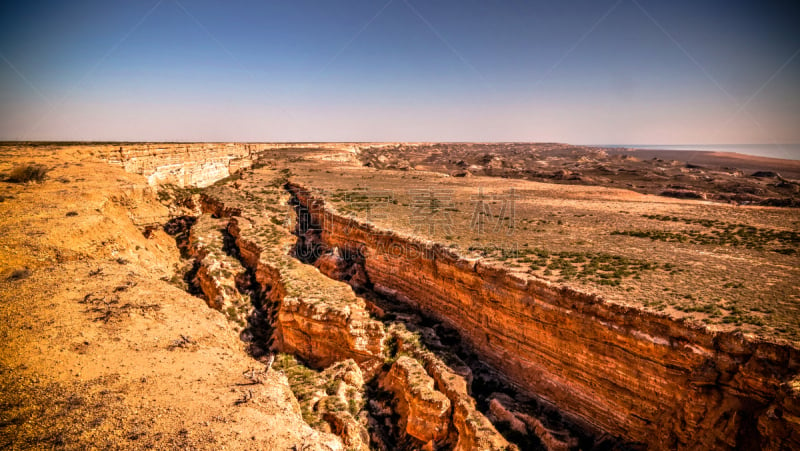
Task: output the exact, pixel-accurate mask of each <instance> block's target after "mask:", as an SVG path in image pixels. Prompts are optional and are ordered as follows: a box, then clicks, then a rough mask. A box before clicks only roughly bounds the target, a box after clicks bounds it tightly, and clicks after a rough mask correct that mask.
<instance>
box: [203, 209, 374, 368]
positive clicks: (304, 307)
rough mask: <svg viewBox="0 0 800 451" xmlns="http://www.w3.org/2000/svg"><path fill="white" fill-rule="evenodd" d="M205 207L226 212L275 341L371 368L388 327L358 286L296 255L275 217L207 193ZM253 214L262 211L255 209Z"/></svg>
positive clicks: (318, 361)
mask: <svg viewBox="0 0 800 451" xmlns="http://www.w3.org/2000/svg"><path fill="white" fill-rule="evenodd" d="M202 203H203V210H204V211H205V212H207V213H209V214H211V215H214V216H225V215H226V214H227V215H228V216H227V217H226V221H227V225H226V231H227V233H228V234H229V235H230V237H231V239H232V240H233V242H234V245H235V247H236V252H237V254H238V256H239V258H240V259H241V262H242V264H243V265H244V266H245V267H246V268H248V269H249V270H250V271H251V272H252V274H253V278H254V280H255V282H256V283H257V285H258V286H257V289H258V291H259V292H260V296H259V298H260V300H259V301H257V302H258V304H259V305H256V306H255V307H256V308H257V309H258V310H261V311H263V314H264V315H266V316H267V323H266V324H268V325H269V327H271V328H272V337H271V343H270V344H271V345H272V346H273V347H274V348H275V349H276V350H278V351H280V352H286V353H289V354H293V355H297V356H298V357H300V358H301V359H303V360H304V361H306V362H309V363H310V364H311V365H312V366H314V367H317V368H324V367H326V366H329V365H331V364H332V363H335V362H337V361H340V360H345V359H353V360H355V361H356V362H358V363H359V364H360V365H362V367H363V368H365V369H368V368H372V367H374V366H375V365H376V364H377V363H378V362H379V361H380V357H381V353H382V351H383V340H384V331H383V326H382V325H381V324H380V323H379V322H377V321H374V320H372V319H370V317H369V314H368V313H367V311H366V308H365V305H364V302H363V300H360V299H359V298H357V297H356V296H355V294H354V293H353V291H352V289H351V288H350V287H349V286H348V285H346V284H344V283H340V282H335V281H332V280H330V279H328V278H326V277H324V276H323V275H322V274H320V273H319V272H318V271H317V270H316V269H314V268H311V267H309V266H307V265H303V264H302V263H300V262H298V261H297V260H295V259H294V258H292V257H290V256H289V255H288V254H289V250H290V248H291V244H290V243H291V241H292V236H291V234H289V233H288V231H287V230H286V229H285V228H283V227H281V226H279V225H276V224H275V223H274V222H272V221H269V220H267V221H252V220H250V219H248V216H247V210H245V209H240V208H233V209H232V208H229V207H227V206H226V205H225V204H224V203H223V202H222V201H220V200H219V199H216V198H213V197H210V196H204V197H203V202H202ZM253 213H254V214H253V216H250V217H257V216H262V217H263V214H264V213H263V212H262V213H256V212H253Z"/></svg>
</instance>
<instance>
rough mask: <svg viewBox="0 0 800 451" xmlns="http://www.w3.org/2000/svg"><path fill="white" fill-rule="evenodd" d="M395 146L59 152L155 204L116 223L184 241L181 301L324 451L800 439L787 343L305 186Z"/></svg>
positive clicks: (716, 445)
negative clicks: (576, 278) (246, 363)
mask: <svg viewBox="0 0 800 451" xmlns="http://www.w3.org/2000/svg"><path fill="white" fill-rule="evenodd" d="M392 145H393V144H386V145H381V146H373V147H370V146H371V145H369V144H344V143H340V144H332V145H319V144H303V145H296V146H295V145H287V144H174V145H173V144H131V145H125V144H123V145H121V146H120V145H102V146H101V145H98V146H87V147H85V148H68V149H67V150H64V151H62V152H64V153H66V154H68V155H69V157H70V158H73V159H74V158H78V157H79V158H78V159H79V160H80V161H82V162H84V163H82V164H90V163H89V162H90V161H95V160H100V161H102V162H104V164H106V165H108V166H109V167H111V168H114V169H115V170H116V169H118V168H121V169H124V170H125V171H127V172H128V173H130V175H129V176H126V177H129V178H130V180H132V182H131V183H139V184H138V185H136V186H137V188H136V189H137V195H136V196H138V198H140V199H143V200H144V202H145V203H152V204H153V205H156V202H155V200H156V199H157V198H160V200H161V202H162V203H163V204H164V206H157V205H156V206H153V207H148V209H145V208H140V207H137V208H136V209H130V206H128V207H126V206H125V205H124V202H123V205H122V206H121V207H120V208H121V211H125V208H128V209H129V210H128V211H130V212H133V211H135V212H136V217H134V215H128V214H127V211H126V212H125V213H123V214H122V215H121V218H122V219H121V221H122V222H125V223H126V225H125V227H133V228H134V230H135V228H136V227H137V225H138V227H139V228H141V227H142V225H141V224H143V223H144V222H147V223H148V227H149V229H148V228H146V229H145V230H142V231H137V232H136V233H139V237H137V238H136V243H139V241H142V243H144V244H136V245H137V246H153V243H154V242H155V241H153V240H159V241H158V242H159V243H160V245H163V246H167V245H168V244H170V243H169V241H170V240H175V242H176V243H177V246H176V248H180V249H181V250H182V251H183V261H184V269H182V270H180V271H177V272H176V273H175V276H176V277H178V278H179V279H181V280H183V281H185V283H186V284H185V286H184V290H185V291H188V292H190V293H193V294H195V295H197V296H199V297H202V301H201V300H200V299H197V298H196V297H191V296H189V297H188V298H187V299H188V300H192V299H193V300H194V301H196V302H197V303H205V304H207V306H208V307H209V312H213V311H219V312H220V315H221V317H222V319H223V320H224V322H227V323H228V326H226V327H228V328H229V329H230V331H231V332H232V333H235V334H238V336H239V339H240V340H241V343H242V347H243V352H244V353H246V355H247V356H249V357H244V356H242V357H237V358H242V359H247V358H249V359H251V360H252V361H253V362H254V363H259V364H260V365H262V366H265V368H266V371H265V372H264V374H266V375H268V377H269V378H270V383H271V384H277V386H280V387H283V388H282V389H281V390H283V391H282V392H281V394H280V396H279V397H285V399H288V401H286V403H287V404H286V405H288V406H292V407H291V408H290V409H289V410H290V411H291V414H287V413H285V412H282V413H276V412H278V411H279V410H280V409H279V410H278V411H273V412H272V413H270V415H272V416H273V419H272V420H270V421H272V422H273V424H275V422H277V423H278V424H279V423H280V421H283V420H282V418H283V416H285V415H289V416H290V417H291V418H292V423H291V424H292V426H291V428H292V430H293V431H301V430H302V431H306V432H298V433H299V434H301V435H303V434H305V436H306V437H307V438H306V440H307V442H309V443H310V442H314V443H316V445H315V446H317V447H318V449H342V448H348V449H372V448H379V449H396V448H402V449H458V450H468V449H497V450H500V449H551V450H560V449H579V448H580V449H775V450H777V449H793V448H798V447H800V376H799V374H800V355H799V354H798V347H797V345H796V344H795V343H793V342H791V341H787V340H776V339H773V338H769V337H764V336H759V335H755V334H752V333H743V332H742V331H741V330H725V329H724V328H719V329H714V328H710V327H707V326H705V325H703V324H698V323H696V322H692V321H689V320H688V319H681V318H675V317H673V316H672V315H670V314H668V313H665V312H661V313H659V312H657V311H652V310H648V309H643V308H639V307H636V306H633V305H625V304H623V303H619V302H612V301H609V300H608V299H606V298H604V296H602V295H601V294H598V293H595V292H592V291H590V290H587V289H585V288H584V287H576V286H571V284H570V283H568V282H557V281H553V280H547V279H544V278H542V277H540V276H538V275H536V274H533V273H531V272H529V271H522V270H520V269H519V268H516V267H514V266H513V265H510V264H508V263H507V262H505V263H504V262H502V261H496V260H493V259H490V258H482V257H480V256H476V255H474V253H470V252H466V251H465V250H463V248H459V247H456V246H453V245H448V244H447V243H446V242H439V241H437V240H435V239H430V237H425V236H420V235H415V234H410V233H406V232H403V231H400V230H393V229H391V228H389V227H386V226H385V225H381V224H380V221H370V220H368V219H367V218H366V217H363V216H358V215H353V214H351V212H347V211H344V209H343V208H341V207H342V206H341V205H340V204H339V203H336V202H333V201H331V194H330V191H327V192H326V191H324V190H320V189H319V187H318V186H314V185H311V184H310V183H312V182H313V180H314V179H315V178H317V179H319V180H323V179H324V180H331V179H332V178H334V177H335V175H333V174H329V175H326V172H328V173H329V172H330V170H331V169H332V170H334V171H337V170H338V171H342V174H343V173H345V172H348V171H349V172H348V174H356V176H357V177H361V178H364V179H366V178H367V177H372V176H373V175H372V174H373V173H372V172H364V171H365V169H364V168H363V167H362V165H361V163H360V162H359V160H358V158H357V157H358V156H359V155H360V152H362V151H361V150H360V149H361V148H363V147H367V148H370V149H379V150H380V149H383V148H384V147H389V148H390V147H391V146H392ZM381 151H382V150H381ZM75 155H78V157H76V156H75ZM332 165H338V166H332ZM82 170H84V169H82ZM293 171H299V172H302V174H303V176H302V177H297V176H296V175H295V173H294V172H293ZM419 173H420V174H424V172H423V171H419ZM403 176H404V175H403ZM136 177H141V178H143V179H144V180H143V181H142V182H136V181H135V180H136ZM430 177H434V176H433V175H431V176H430ZM435 177H440V176H438V175H436V176H435ZM128 186H131V185H128ZM199 188H204V189H202V190H200V189H199ZM604 193H605V192H602V195H606V194H604ZM614 195H618V194H614ZM676 202H677V201H676ZM680 202H681V203H680V204H678V205H684V204H683V203H684V202H685V203H686V205H693V204H691V202H695V201H692V200H681V201H680ZM151 210H152V211H151ZM165 210H168V211H165ZM139 217H140V218H154V217H158V218H161V219H158V220H157V221H152V222H157V223H160V224H168V225H170V224H171V226H169V227H164V231H166V232H168V233H169V235H171V236H169V235H167V233H165V232H164V231H162V230H160V229H159V228H155V229H154V228H153V227H152V226H150V225H149V224H150V222H148V221H149V220H148V221H143V220H139V219H137V218H139ZM128 224H131V225H128ZM142 232H144V235H145V236H146V235H147V234H153V236H154V237H155V238H142V237H141V236H142ZM170 252H172V254H171V255H172V256H171V257H170V259H171V260H170V264H172V266H174V267H177V266H179V265H177V264H176V263H175V259H176V257H175V256H174V253H175V252H177V250H173V251H170ZM114 258H121V257H116V256H115V257H114ZM160 258H163V257H160ZM778 258H786V259H791V258H795V257H792V256H788V257H785V256H779V257H778ZM153 259H154V261H157V258H156V257H153ZM787 261H793V260H787ZM153 264H155V265H156V266H158V263H153ZM637 277H638V276H637ZM184 294H185V293H184ZM187 296H188V295H187ZM209 339H210V338H209ZM184 345H185V346H194V345H192V343H191V340H185V342H183V344H179V345H176V346H184ZM270 368H272V370H270ZM252 375H253V376H252V377H254V378H255V372H253V373H252ZM276 381H277V382H276ZM276 396H277V395H276ZM243 399H245V401H244V402H245V403H246V402H247V401H246V396H245V397H244V398H243ZM276 399H277V398H276ZM245 405H246V404H245ZM277 405H278V406H280V402H278V403H277ZM298 416H302V419H303V420H304V421H305V423H303V425H302V426H298V425H297V418H298ZM287 424H288V423H287ZM309 426H310V427H309ZM307 431H313V433H312V432H307ZM275 443H277V442H272V444H273V445H274V444H275Z"/></svg>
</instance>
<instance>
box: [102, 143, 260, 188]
mask: <svg viewBox="0 0 800 451" xmlns="http://www.w3.org/2000/svg"><path fill="white" fill-rule="evenodd" d="M264 148H265V146H264V145H257V144H241V143H197V144H161V143H158V144H155V143H154V144H140V143H137V144H129V145H119V146H102V147H101V146H98V148H97V149H95V150H94V151H95V153H96V154H97V156H98V157H100V158H101V159H103V160H105V161H106V162H108V163H110V164H113V165H119V166H122V167H123V168H124V169H125V170H126V171H128V172H134V173H137V174H141V175H143V176H145V177H146V178H147V181H148V183H149V184H150V185H152V186H156V185H163V184H172V185H176V186H179V187H188V186H194V187H201V188H202V187H206V186H208V185H210V184H212V183H214V182H216V181H217V180H220V179H223V178H225V177H228V176H230V175H231V174H234V173H236V172H237V171H239V170H240V169H243V168H248V167H250V166H251V165H252V164H253V161H254V160H255V159H256V158H257V154H258V152H259V151H261V150H263V149H264Z"/></svg>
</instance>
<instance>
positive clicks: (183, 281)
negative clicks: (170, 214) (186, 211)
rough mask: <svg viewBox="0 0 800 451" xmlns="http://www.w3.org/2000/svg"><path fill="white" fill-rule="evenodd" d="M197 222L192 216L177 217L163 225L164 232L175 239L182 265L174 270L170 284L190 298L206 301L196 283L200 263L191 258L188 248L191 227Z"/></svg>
mask: <svg viewBox="0 0 800 451" xmlns="http://www.w3.org/2000/svg"><path fill="white" fill-rule="evenodd" d="M196 222H197V218H196V217H194V216H178V217H176V218H172V219H170V220H169V221H167V223H166V224H164V227H163V229H164V232H166V233H167V234H168V235H170V236H172V237H173V238H175V245H176V246H177V247H178V251H180V254H181V259H183V261H184V264H183V265H181V266H180V267H178V268H175V275H173V277H172V279H171V280H170V283H172V284H173V285H175V286H178V287H179V288H181V289H183V290H184V291H186V292H187V293H189V294H191V295H192V296H195V297H198V298H200V299H204V300H205V299H206V297H205V294H203V290H201V289H200V286H199V285H198V284H197V283H196V277H197V271H198V270H199V269H200V262H199V261H197V260H196V259H195V258H194V256H192V252H191V249H190V248H189V234H190V233H191V230H192V226H194V224H195V223H196Z"/></svg>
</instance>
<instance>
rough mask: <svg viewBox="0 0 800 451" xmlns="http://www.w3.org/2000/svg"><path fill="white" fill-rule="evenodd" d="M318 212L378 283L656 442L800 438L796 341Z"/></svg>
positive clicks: (537, 389)
mask: <svg viewBox="0 0 800 451" xmlns="http://www.w3.org/2000/svg"><path fill="white" fill-rule="evenodd" d="M293 191H294V192H295V194H296V195H297V198H298V201H299V202H300V203H301V204H304V205H310V203H311V202H318V201H319V200H318V199H313V198H312V196H311V195H310V194H308V193H309V192H308V190H306V189H302V188H301V187H298V186H294V187H293ZM308 212H309V215H311V216H312V217H311V219H310V221H311V222H312V223H315V224H323V223H324V224H325V227H324V229H323V230H322V231H321V233H320V234H319V239H320V240H321V243H319V245H321V246H325V247H327V248H329V249H332V248H339V249H346V250H348V251H349V252H352V253H356V254H357V255H360V256H362V258H361V261H362V264H363V267H364V271H365V274H366V277H367V279H368V281H369V284H370V286H371V287H373V288H374V289H375V290H376V291H379V292H383V293H385V294H387V295H390V296H394V297H397V298H402V299H405V300H407V301H412V302H413V303H414V304H415V305H416V306H417V307H418V308H419V310H420V311H422V312H424V313H425V314H426V315H429V316H431V317H434V318H437V319H439V320H441V321H443V322H445V323H446V324H448V325H450V326H451V327H453V328H454V329H456V330H458V331H460V332H461V334H462V337H463V338H464V340H465V341H467V342H468V343H469V345H470V346H471V347H472V348H473V349H474V350H475V352H476V353H478V354H479V355H480V356H481V358H482V359H483V360H484V361H485V362H486V363H488V364H489V365H490V366H492V367H493V368H495V369H496V370H497V371H498V372H499V373H500V374H502V376H503V377H504V378H507V379H508V380H509V381H510V382H512V383H514V384H515V385H517V386H519V387H520V388H522V389H523V390H524V391H526V392H527V393H530V394H532V395H535V396H537V397H539V398H540V399H542V400H543V401H546V402H548V403H551V404H553V405H555V406H558V408H559V409H561V410H563V411H564V412H566V413H568V414H569V415H570V416H571V417H573V418H574V419H575V421H576V422H578V423H581V424H585V425H586V426H587V427H589V428H591V429H594V430H595V431H597V432H598V433H600V432H601V431H604V432H608V433H611V434H614V435H616V436H618V437H621V438H624V439H626V440H629V441H632V442H639V443H643V444H646V445H647V446H649V447H651V448H654V449H671V448H698V447H701V448H737V447H747V446H763V447H765V448H767V449H778V448H779V447H780V446H781V445H780V444H784V445H783V446H785V444H793V445H794V446H797V445H798V440H800V422H798V415H797V414H798V411H797V410H796V409H797V400H798V391H797V387H796V377H797V374H798V370H800V359H798V358H799V357H800V355H798V352H797V350H796V349H795V348H793V347H791V346H789V345H782V344H778V343H772V342H766V341H759V340H757V339H753V338H750V337H746V336H742V335H741V334H734V333H711V332H709V331H707V330H706V329H703V328H702V327H697V326H689V325H687V324H685V323H681V322H677V321H674V320H671V319H669V318H666V317H665V316H659V315H657V314H653V313H647V312H642V311H640V310H637V309H633V308H626V307H623V306H619V305H616V304H611V303H607V302H605V301H604V300H603V299H601V298H599V297H597V296H593V295H589V294H586V293H581V292H577V291H575V290H572V289H569V288H567V287H563V286H558V285H555V284H552V283H549V282H546V281H542V280H540V279H537V278H535V277H533V276H530V275H527V274H522V273H515V272H513V271H512V270H509V269H507V268H503V267H501V266H499V265H493V264H485V263H483V262H482V261H479V260H478V261H476V260H474V259H468V258H464V257H461V256H460V255H458V254H457V253H455V252H453V251H452V250H449V249H447V248H444V247H442V246H439V245H437V244H434V243H430V242H426V241H421V240H418V239H415V238H413V237H409V236H402V235H399V234H396V233H393V232H389V231H384V230H380V229H377V228H376V227H375V226H373V225H371V224H369V223H364V222H360V221H358V220H356V219H354V218H352V217H348V216H344V215H342V214H338V213H337V212H336V210H335V209H332V208H331V207H330V206H327V205H326V206H325V207H324V208H311V209H309V210H308ZM322 215H324V216H325V217H324V220H323V217H322ZM323 221H324V222H323ZM390 250H393V251H391V252H390ZM775 412H780V414H777V413H775Z"/></svg>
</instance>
